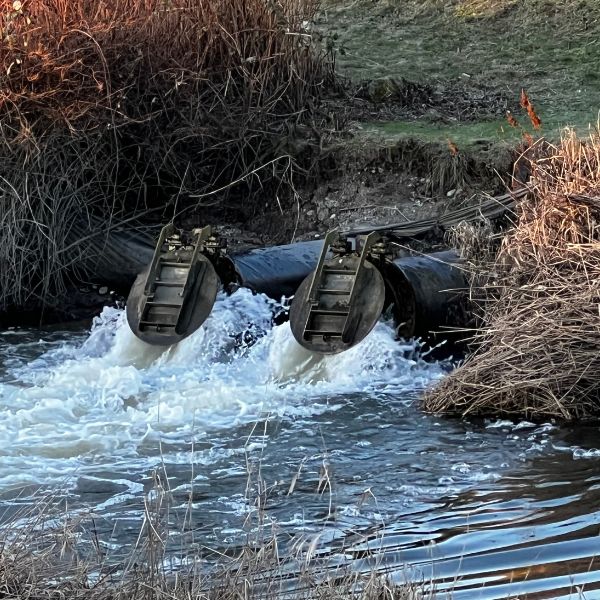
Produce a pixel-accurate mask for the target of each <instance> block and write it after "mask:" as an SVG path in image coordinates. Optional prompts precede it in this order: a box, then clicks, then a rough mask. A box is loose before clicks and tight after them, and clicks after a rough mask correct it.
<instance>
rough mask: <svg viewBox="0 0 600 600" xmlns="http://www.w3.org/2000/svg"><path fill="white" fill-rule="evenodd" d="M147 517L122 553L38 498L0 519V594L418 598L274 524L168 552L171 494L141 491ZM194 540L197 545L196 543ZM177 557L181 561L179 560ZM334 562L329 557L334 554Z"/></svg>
mask: <svg viewBox="0 0 600 600" xmlns="http://www.w3.org/2000/svg"><path fill="white" fill-rule="evenodd" d="M145 504H146V509H145V514H144V521H143V524H142V526H141V529H140V532H139V535H138V537H137V542H136V544H135V547H134V548H133V550H130V552H129V553H127V551H125V556H123V555H122V553H123V549H118V550H116V551H115V552H116V554H115V555H111V554H110V553H109V551H107V549H106V548H107V545H106V544H105V543H103V542H104V540H103V539H101V537H100V536H99V535H98V533H97V530H96V524H95V521H94V517H93V515H85V514H77V513H76V512H74V513H73V514H69V512H68V511H66V510H65V509H64V508H63V509H62V511H61V509H60V502H58V499H57V498H54V497H49V498H46V499H44V500H40V501H39V502H38V503H37V504H35V505H34V506H32V507H30V508H24V509H22V510H21V511H20V512H19V513H18V514H16V515H14V516H13V518H12V520H9V521H8V522H7V521H6V519H5V518H3V519H2V523H1V526H0V596H1V597H2V598H7V599H14V600H26V599H27V600H42V599H45V600H50V599H56V600H59V599H65V598H69V599H73V598H79V599H81V600H151V599H156V598H170V599H171V600H191V599H195V600H254V599H256V600H280V599H281V598H295V599H298V600H309V599H310V600H314V599H318V600H349V599H350V598H354V599H356V600H417V599H420V600H425V599H428V598H432V597H433V595H432V593H429V592H425V591H424V590H423V588H422V586H419V585H417V584H414V585H413V584H403V585H398V584H395V583H393V582H391V581H390V579H389V577H388V576H387V575H386V574H385V572H381V571H380V570H378V569H375V568H374V569H373V570H372V571H370V572H369V571H366V572H363V573H361V572H354V571H352V570H351V569H350V568H349V567H345V566H343V565H342V566H340V564H339V562H335V564H331V565H328V564H327V561H326V560H324V559H320V560H317V559H315V557H314V550H315V544H314V543H310V540H308V541H306V540H305V541H304V542H302V543H301V542H299V543H297V544H293V545H291V546H290V547H289V548H286V549H283V548H281V546H280V540H279V538H278V534H277V532H276V531H275V530H272V531H267V530H266V528H265V529H263V530H261V534H260V536H258V538H257V539H254V538H252V539H249V540H248V542H247V543H245V544H242V545H241V546H239V547H237V548H236V550H235V551H227V552H217V551H215V552H210V551H209V550H208V549H203V552H202V554H201V555H200V554H194V553H193V552H192V551H191V550H190V549H185V550H184V556H175V555H174V554H173V550H172V549H171V550H169V549H168V544H169V538H170V537H171V536H172V535H173V533H181V532H178V531H177V530H176V529H175V528H174V522H175V521H176V519H175V518H174V515H173V514H172V512H171V511H170V508H169V507H170V505H171V504H172V502H171V498H170V493H169V491H168V490H166V489H165V488H163V487H162V486H161V485H160V483H159V484H158V485H156V487H155V488H154V489H153V490H152V491H151V492H150V493H149V494H148V495H147V496H146V502H145ZM196 547H197V545H196ZM181 559H183V560H181ZM332 562H334V561H332Z"/></svg>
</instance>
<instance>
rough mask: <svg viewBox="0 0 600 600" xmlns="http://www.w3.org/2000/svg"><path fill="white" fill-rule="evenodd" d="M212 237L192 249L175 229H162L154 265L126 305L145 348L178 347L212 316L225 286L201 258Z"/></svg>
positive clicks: (199, 239) (200, 238) (201, 237)
mask: <svg viewBox="0 0 600 600" xmlns="http://www.w3.org/2000/svg"><path fill="white" fill-rule="evenodd" d="M171 235H172V237H169V238H168V237H167V236H171ZM209 236H210V229H209V228H205V229H204V230H202V231H200V232H198V233H197V234H196V239H194V240H193V241H192V242H191V244H187V243H185V242H184V241H182V240H181V239H180V238H179V236H178V235H173V228H172V227H165V228H164V229H163V231H162V233H161V236H160V238H159V241H158V243H157V246H156V250H155V253H154V256H153V258H152V261H151V263H150V265H149V266H148V267H147V268H146V269H145V270H144V272H143V273H141V274H140V275H139V276H138V278H137V279H136V281H135V283H134V285H133V288H132V290H131V292H130V294H129V298H128V300H127V321H128V323H129V326H130V327H131V330H132V331H133V332H134V333H135V335H136V336H137V337H139V338H140V339H141V340H143V341H144V342H147V343H149V344H153V345H159V346H170V345H171V344H175V343H177V342H179V341H181V340H182V339H184V338H185V337H187V336H188V335H190V334H191V333H193V332H194V331H195V330H196V329H198V327H200V325H202V323H203V322H204V321H205V320H206V318H207V317H208V315H209V314H210V312H211V310H212V307H213V305H214V302H215V299H216V295H217V291H218V289H219V287H220V281H219V278H218V277H217V274H216V272H215V269H214V267H213V265H212V263H211V262H210V260H209V259H208V258H207V257H206V256H204V255H203V254H201V250H204V248H203V244H204V242H206V241H207V240H208V238H209ZM211 239H212V238H211Z"/></svg>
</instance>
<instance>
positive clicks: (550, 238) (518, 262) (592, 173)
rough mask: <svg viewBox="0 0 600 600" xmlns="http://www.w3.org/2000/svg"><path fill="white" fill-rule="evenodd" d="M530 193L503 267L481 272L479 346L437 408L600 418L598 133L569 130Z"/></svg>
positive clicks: (536, 162)
mask: <svg viewBox="0 0 600 600" xmlns="http://www.w3.org/2000/svg"><path fill="white" fill-rule="evenodd" d="M540 148H542V145H540ZM528 188H529V193H528V195H527V196H526V197H525V198H523V199H522V200H521V201H520V202H519V203H518V205H517V215H518V221H517V223H516V225H515V227H514V228H513V229H512V230H511V231H510V232H509V233H508V235H507V236H506V237H505V238H504V240H503V242H502V245H501V248H500V250H499V252H498V255H497V257H496V260H495V263H494V264H492V265H487V266H485V265H484V266H482V267H480V272H481V274H482V275H483V276H486V277H487V284H486V286H485V289H484V290H483V292H484V293H483V295H484V296H485V298H486V303H485V304H484V306H483V308H484V327H483V329H482V330H481V331H480V332H479V333H478V334H477V337H476V343H477V349H476V351H475V352H474V353H473V354H472V355H471V356H470V357H469V358H467V360H466V361H465V363H464V364H463V365H462V366H460V367H459V368H457V369H456V370H455V371H454V372H453V373H452V374H451V375H450V376H449V377H447V378H446V379H445V380H444V381H442V382H441V383H440V385H439V386H438V387H436V388H434V389H433V390H431V391H430V392H429V393H428V394H427V395H426V397H425V399H424V406H425V408H426V409H427V410H429V411H433V412H452V413H460V414H463V415H464V414H490V415H514V416H525V417H529V418H532V417H533V418H536V417H539V418H542V417H544V418H546V417H558V418H561V419H576V418H585V417H591V416H598V414H599V413H600V375H599V373H600V353H599V352H598V348H600V137H599V136H598V134H597V133H594V134H592V135H591V136H590V138H589V139H587V140H585V141H582V140H580V139H578V138H577V136H576V135H575V133H573V132H571V131H568V132H566V133H565V135H564V136H563V139H562V141H561V143H560V144H559V145H557V146H554V145H551V144H544V145H543V150H542V151H540V152H538V155H537V157H536V158H534V159H532V161H531V179H530V182H529V184H528ZM476 295H478V294H476Z"/></svg>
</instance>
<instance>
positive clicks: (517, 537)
mask: <svg viewBox="0 0 600 600" xmlns="http://www.w3.org/2000/svg"><path fill="white" fill-rule="evenodd" d="M280 308H281V307H280V306H279V305H278V304H277V303H275V302H273V301H271V300H268V299H267V298H265V297H263V296H256V295H252V294H251V293H250V292H249V291H247V290H243V289H242V290H239V291H238V292H236V293H235V294H233V295H231V296H225V295H222V296H220V297H219V298H218V301H217V303H216V305H215V307H214V310H213V312H212V315H211V316H210V318H209V319H208V320H207V322H206V323H205V325H204V326H203V327H202V328H201V329H200V330H199V331H197V332H196V333H195V334H194V335H192V336H190V337H189V338H187V339H186V340H184V341H183V342H181V343H179V344H178V345H176V346H173V347H170V348H166V349H161V348H155V347H151V346H147V345H145V344H144V343H142V342H140V341H139V340H138V339H137V338H136V337H135V336H134V335H133V333H132V332H131V331H130V329H129V327H128V325H127V323H126V320H125V317H124V313H123V311H120V310H115V309H106V310H105V311H104V312H103V314H102V315H101V316H100V317H99V318H98V319H97V320H96V322H95V323H94V326H93V328H92V330H91V332H89V333H88V332H51V331H45V332H37V331H31V330H24V331H8V332H4V333H1V334H0V342H1V346H0V408H1V410H2V416H3V421H2V424H1V425H0V466H1V470H0V495H1V497H2V500H1V501H0V503H1V505H2V508H3V509H4V515H5V517H6V516H7V515H8V517H10V511H11V510H14V511H15V513H17V511H18V508H19V506H21V505H23V504H26V505H27V503H28V502H29V503H30V502H32V501H35V499H33V500H32V498H33V496H32V495H31V494H32V493H33V492H32V490H33V491H35V489H36V488H38V487H40V486H41V487H42V488H43V489H51V490H59V492H58V493H59V495H60V494H62V495H63V496H64V497H65V498H66V499H68V502H69V507H70V508H71V509H72V510H92V511H93V512H94V515H95V516H96V517H99V518H98V519H97V520H95V527H96V532H97V535H98V536H99V539H100V540H102V541H103V543H105V544H107V545H109V546H110V547H115V548H123V549H124V550H123V551H124V552H125V553H126V552H127V550H126V548H127V546H128V545H131V544H132V543H134V541H135V539H136V536H137V534H138V532H139V530H140V524H141V522H142V521H143V518H144V498H145V497H148V495H149V494H150V493H151V491H152V486H153V485H154V484H155V483H156V473H157V472H159V473H162V474H163V475H164V477H165V478H166V482H164V483H161V485H163V484H164V485H165V486H166V487H168V489H169V497H170V502H171V511H173V512H172V513H170V514H175V513H176V512H177V511H178V510H179V511H182V512H183V513H185V515H186V518H185V519H184V520H185V523H186V524H185V527H182V528H181V530H180V531H179V534H178V535H179V538H178V539H180V540H181V547H185V549H186V552H190V553H192V554H193V553H194V552H196V548H197V545H198V544H199V545H200V546H201V547H205V546H206V545H209V546H214V547H218V548H223V547H224V546H226V545H230V544H235V543H237V542H239V540H240V539H242V538H243V534H244V533H245V529H244V528H245V527H247V525H246V523H247V517H248V515H251V514H252V511H254V510H256V507H255V505H254V503H253V499H252V497H251V492H250V493H249V491H248V490H249V487H248V486H249V479H251V478H252V477H254V476H255V475H256V473H257V472H259V471H260V477H261V478H263V480H264V485H263V489H267V490H268V495H269V498H268V518H269V519H270V522H271V523H276V524H277V525H278V527H279V528H280V530H283V531H285V532H286V534H287V535H289V536H290V537H291V536H296V535H297V536H306V535H308V536H312V538H313V539H314V540H317V542H318V543H317V542H315V547H317V546H318V548H319V552H321V553H323V554H324V555H327V554H328V553H329V555H330V556H331V557H332V559H333V560H334V562H335V560H338V561H341V562H348V561H349V562H351V564H352V566H353V568H355V569H357V570H361V569H366V570H371V569H375V570H377V569H380V568H381V569H385V571H386V573H388V574H389V573H391V574H392V576H393V577H394V578H395V579H397V580H399V581H400V580H402V578H403V577H409V578H411V579H413V580H418V581H431V582H435V585H436V587H437V589H438V590H440V591H443V590H444V589H451V590H452V597H453V598H461V597H464V598H467V599H471V598H504V597H507V596H509V595H513V596H515V595H517V594H520V593H525V592H536V593H538V592H539V593H542V594H545V595H544V596H543V597H556V596H557V595H561V596H564V597H578V596H577V595H575V596H571V594H570V590H572V589H574V590H577V587H576V586H578V585H584V584H585V585H586V590H587V592H586V595H585V597H589V598H592V597H600V596H598V595H597V596H594V595H593V594H594V592H595V589H596V588H598V587H600V569H599V568H598V566H597V565H596V558H595V557H596V555H597V539H598V538H597V532H598V527H600V510H599V509H598V506H599V505H600V475H598V472H599V470H598V465H597V464H596V463H597V462H598V460H600V450H598V448H599V447H600V444H598V442H597V439H598V427H597V426H595V425H588V426H585V427H584V426H578V427H577V428H573V429H570V428H567V427H563V428H558V427H556V425H555V424H552V423H543V424H535V423H529V422H521V423H513V422H511V421H507V420H496V421H491V422H485V421H481V420H479V421H478V420H471V421H469V420H456V419H454V420H453V419H440V418H437V417H434V416H431V415H425V414H423V413H421V412H420V411H419V410H418V396H419V393H420V391H421V390H422V389H423V388H424V387H426V386H427V385H430V384H431V383H432V382H434V381H435V380H437V379H439V378H440V377H443V374H444V372H445V370H446V369H447V368H448V365H444V364H440V363H435V362H430V363H427V362H425V361H424V360H423V359H422V358H421V357H420V355H419V352H418V345H416V344H414V343H401V342H398V341H397V340H396V339H395V336H394V331H393V328H392V326H391V325H390V324H387V323H383V322H382V323H379V324H378V325H377V327H376V328H375V329H374V330H373V331H372V332H371V334H370V335H369V336H368V337H367V338H366V339H365V340H364V341H363V342H362V343H360V344H359V345H357V346H355V347H354V348H352V349H351V350H349V351H347V352H345V353H343V354H339V355H335V356H328V357H321V356H317V355H314V354H312V353H310V352H307V351H306V350H304V349H303V348H301V347H300V346H299V345H298V344H297V343H296V342H295V340H294V339H293V337H292V335H291V332H290V329H289V326H288V325H287V324H283V325H278V326H273V324H272V323H273V315H274V314H275V313H277V312H278V311H279V310H280ZM324 472H326V474H327V481H328V482H329V483H328V487H327V492H326V493H323V473H324ZM265 486H267V487H266V488H265ZM188 511H191V513H190V512H188ZM188 534H189V535H188ZM190 535H191V537H190ZM196 540H199V542H198V543H197V541H196ZM171 543H173V539H171ZM107 547H108V546H107ZM484 583H485V584H486V585H485V586H484V587H482V585H483V584H484ZM590 590H591V592H590ZM540 597H542V596H540Z"/></svg>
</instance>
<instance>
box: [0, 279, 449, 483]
mask: <svg viewBox="0 0 600 600" xmlns="http://www.w3.org/2000/svg"><path fill="white" fill-rule="evenodd" d="M276 308H277V305H276V304H275V303H274V302H273V301H272V300H269V299H267V298H266V297H264V296H257V295H252V294H251V293H250V292H249V291H248V290H245V289H241V290H239V291H238V292H236V293H235V294H233V295H231V296H225V295H221V296H219V298H218V299H217V302H216V304H215V307H214V310H213V312H212V314H211V316H210V317H209V319H208V320H207V321H206V323H205V324H204V326H203V327H202V328H201V329H200V330H198V331H197V332H195V333H194V334H193V335H191V336H190V337H189V338H187V339H185V340H184V341H182V342H181V343H179V344H177V345H175V346H172V347H170V348H166V349H163V348H157V347H152V346H149V345H147V344H144V343H143V342H141V341H140V340H138V339H137V338H136V337H135V336H134V335H133V333H132V332H131V330H130V329H129V327H128V325H127V322H126V319H125V315H124V311H121V310H116V309H105V311H104V312H103V314H102V315H101V317H99V318H98V319H96V321H95V323H94V326H93V328H92V331H91V332H90V334H89V336H88V337H87V339H85V341H83V342H81V341H79V342H77V343H65V344H63V345H61V346H60V347H52V348H51V349H50V350H49V351H47V352H46V353H45V354H43V355H42V356H41V357H39V358H38V359H36V360H34V361H32V362H31V363H29V364H28V365H27V366H25V367H21V368H19V369H18V370H17V371H16V372H13V373H10V374H9V376H8V377H5V381H0V409H1V410H2V413H3V425H2V427H1V428H0V456H2V457H3V465H4V468H3V473H2V475H1V477H2V478H4V480H5V481H11V482H13V481H14V480H15V479H17V480H18V478H19V474H21V475H22V476H23V479H24V480H27V481H31V480H32V479H33V480H37V481H46V480H47V479H48V478H50V479H52V475H51V470H52V469H57V470H59V471H63V472H64V470H63V469H61V468H60V466H61V465H63V466H64V467H65V468H67V467H68V468H69V469H73V468H74V467H78V468H80V469H83V468H86V465H88V464H89V465H92V466H94V467H96V468H97V466H98V465H99V464H101V465H109V464H111V461H112V460H116V458H117V457H118V458H119V459H124V458H127V457H132V459H133V458H136V457H138V456H139V452H140V449H142V448H143V447H144V444H148V443H149V442H150V441H152V440H156V439H158V438H159V437H160V438H166V439H169V440H170V441H175V442H176V441H177V440H181V441H182V442H184V441H186V442H189V440H190V439H191V436H198V435H201V434H202V433H203V432H206V431H210V430H214V429H215V428H217V429H218V428H229V427H233V426H235V425H237V424H239V423H243V422H248V421H252V420H254V419H256V418H259V417H261V416H264V415H266V414H272V415H276V416H279V417H286V416H287V417H290V418H292V417H295V418H297V417H301V416H308V415H312V414H316V413H320V412H322V411H323V410H332V409H335V408H337V407H339V403H338V402H336V401H335V399H336V398H339V397H340V396H343V395H344V394H346V393H349V392H357V391H365V392H369V391H374V390H385V392H386V393H396V392H401V391H403V390H408V389H410V390H412V389H418V388H421V387H423V386H424V385H426V384H427V383H428V382H430V381H431V380H432V379H435V378H438V377H441V376H442V369H441V368H440V367H438V366H436V365H431V364H429V365H428V364H425V363H423V362H420V361H418V360H416V359H415V358H414V357H412V358H407V357H406V356H407V355H409V356H412V355H414V352H412V351H413V350H414V349H413V347H411V346H407V345H402V344H400V343H398V342H397V341H395V340H394V333H393V329H392V327H391V326H389V325H386V324H385V323H379V324H378V325H377V326H376V327H375V329H374V330H373V332H372V333H371V334H370V335H369V336H368V337H367V338H366V339H365V340H363V342H361V343H360V344H359V345H357V346H355V347H354V348H352V349H350V350H349V351H347V352H345V353H342V354H338V355H334V356H326V357H323V356H318V355H315V354H313V353H311V352H309V351H307V350H305V349H304V348H302V347H300V346H299V344H298V343H297V342H296V341H295V340H294V338H293V336H292V334H291V331H290V327H289V325H288V324H283V325H280V326H276V327H271V320H272V315H273V311H274V310H275V309H276ZM244 333H246V334H251V335H252V336H255V337H258V339H257V341H256V343H255V344H254V345H252V346H250V345H249V344H247V343H244V342H241V343H240V339H241V340H244V339H246V338H247V337H248V336H247V335H241V336H240V334H244ZM1 482H2V479H1V478H0V485H1Z"/></svg>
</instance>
